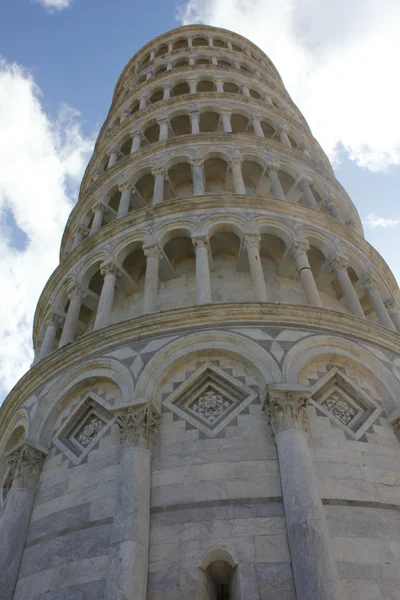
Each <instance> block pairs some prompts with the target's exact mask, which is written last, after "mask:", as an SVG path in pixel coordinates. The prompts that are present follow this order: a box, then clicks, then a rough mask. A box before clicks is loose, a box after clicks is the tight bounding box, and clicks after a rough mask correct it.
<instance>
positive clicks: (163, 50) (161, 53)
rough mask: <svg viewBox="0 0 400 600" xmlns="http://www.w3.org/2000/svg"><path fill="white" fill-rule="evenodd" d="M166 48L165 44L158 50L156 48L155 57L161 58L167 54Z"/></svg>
mask: <svg viewBox="0 0 400 600" xmlns="http://www.w3.org/2000/svg"><path fill="white" fill-rule="evenodd" d="M167 52H168V46H167V44H162V45H161V46H160V47H159V48H157V51H156V56H162V55H163V54H167Z"/></svg>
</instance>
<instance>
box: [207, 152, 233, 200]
mask: <svg viewBox="0 0 400 600" xmlns="http://www.w3.org/2000/svg"><path fill="white" fill-rule="evenodd" d="M204 178H205V183H206V193H207V194H224V193H225V192H226V191H227V178H228V164H227V162H226V161H225V160H223V159H222V158H209V159H207V160H206V161H205V162H204Z"/></svg>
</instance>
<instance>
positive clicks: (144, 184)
mask: <svg viewBox="0 0 400 600" xmlns="http://www.w3.org/2000/svg"><path fill="white" fill-rule="evenodd" d="M153 193H154V177H153V175H152V174H151V173H147V174H146V175H143V177H141V178H140V179H138V181H137V182H136V183H135V191H134V193H133V194H132V200H133V204H134V206H135V207H136V208H143V207H145V206H149V205H150V204H151V201H152V199H153Z"/></svg>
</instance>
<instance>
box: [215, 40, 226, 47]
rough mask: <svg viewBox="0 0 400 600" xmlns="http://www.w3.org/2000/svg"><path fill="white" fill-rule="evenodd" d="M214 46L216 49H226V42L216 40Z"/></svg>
mask: <svg viewBox="0 0 400 600" xmlns="http://www.w3.org/2000/svg"><path fill="white" fill-rule="evenodd" d="M213 45H214V48H225V42H223V41H222V40H216V39H214V41H213Z"/></svg>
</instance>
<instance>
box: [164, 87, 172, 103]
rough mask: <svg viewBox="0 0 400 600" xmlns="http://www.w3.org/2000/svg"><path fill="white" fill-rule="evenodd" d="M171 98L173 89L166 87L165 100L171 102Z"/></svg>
mask: <svg viewBox="0 0 400 600" xmlns="http://www.w3.org/2000/svg"><path fill="white" fill-rule="evenodd" d="M170 98H171V88H170V87H168V86H166V87H165V88H164V91H163V100H169V99H170Z"/></svg>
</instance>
